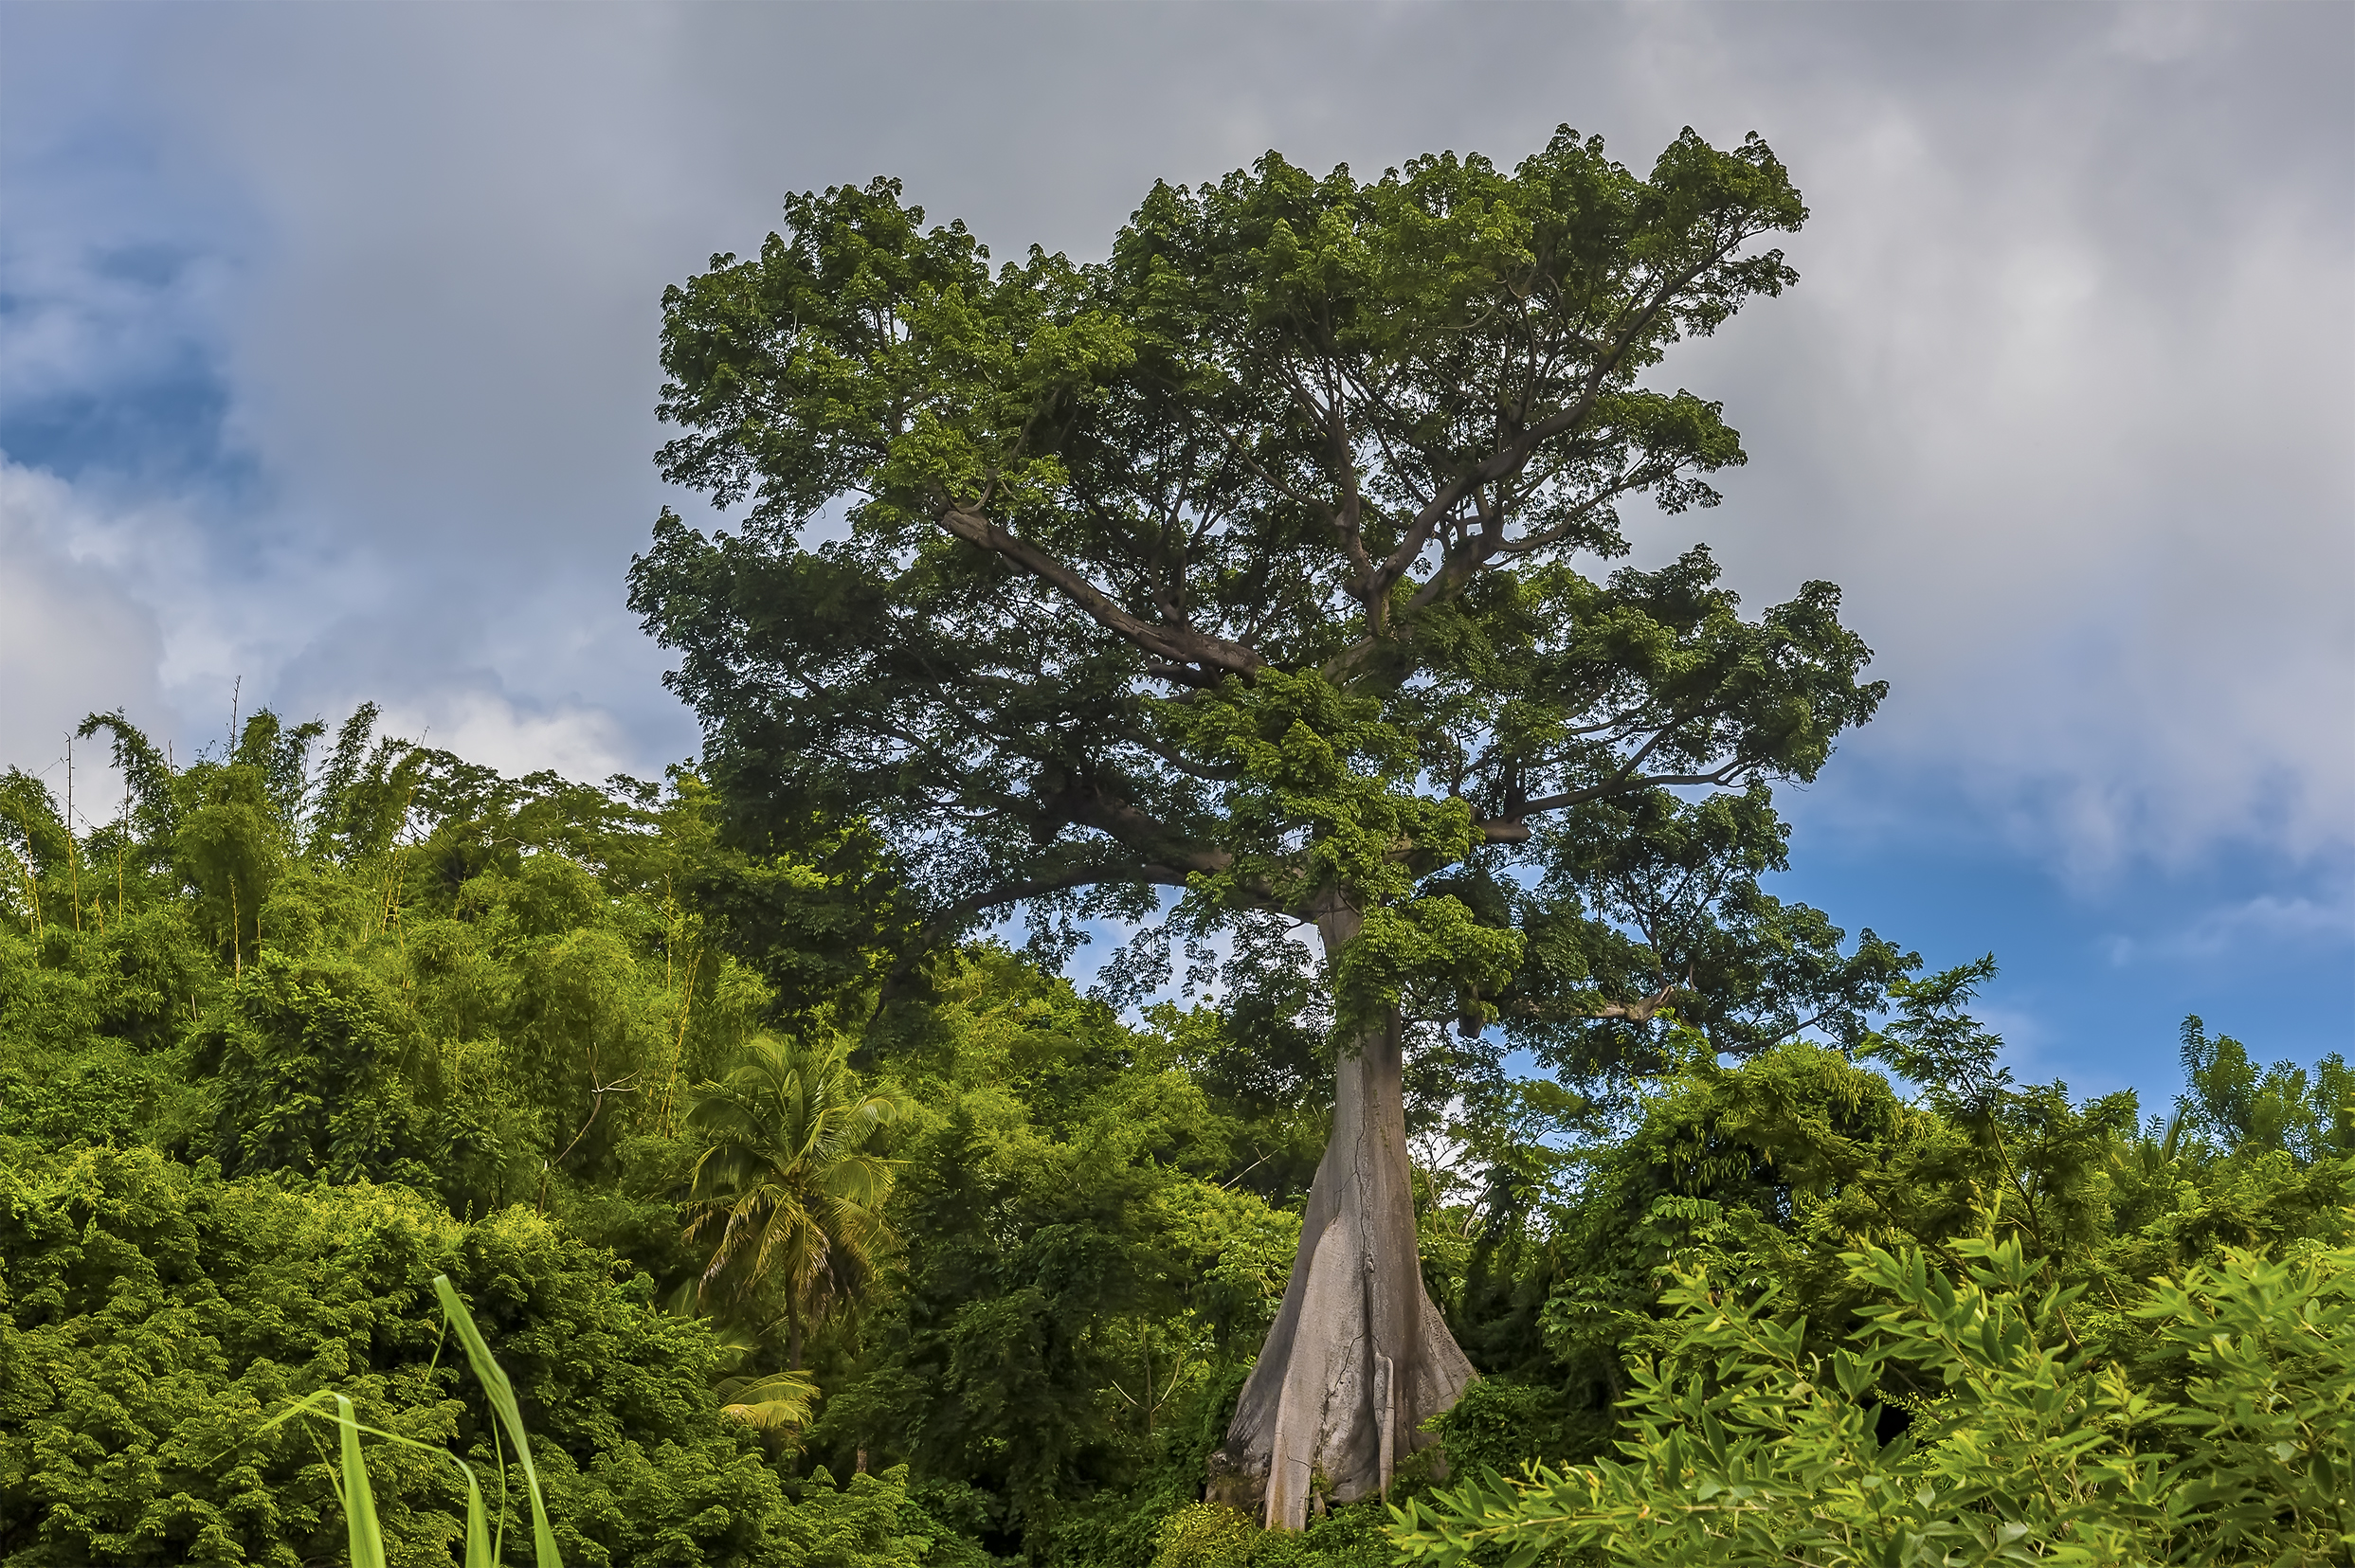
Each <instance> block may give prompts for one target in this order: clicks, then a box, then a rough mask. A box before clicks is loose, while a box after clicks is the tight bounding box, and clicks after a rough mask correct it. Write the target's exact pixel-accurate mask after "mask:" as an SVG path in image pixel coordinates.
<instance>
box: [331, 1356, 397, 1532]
mask: <svg viewBox="0 0 2355 1568" xmlns="http://www.w3.org/2000/svg"><path fill="white" fill-rule="evenodd" d="M335 1425H336V1426H337V1427H339V1428H341V1429H342V1431H343V1519H344V1524H345V1526H346V1530H347V1533H348V1534H349V1535H350V1537H351V1541H352V1568H385V1541H384V1534H383V1532H382V1531H381V1530H379V1529H378V1528H377V1525H376V1494H375V1493H374V1492H372V1491H371V1490H370V1489H369V1485H368V1466H367V1465H366V1464H364V1463H362V1461H361V1459H360V1423H359V1421H358V1420H357V1419H356V1418H355V1417H354V1416H353V1414H352V1401H351V1400H349V1399H347V1398H345V1397H343V1396H342V1395H340V1394H338V1395H336V1396H335Z"/></svg>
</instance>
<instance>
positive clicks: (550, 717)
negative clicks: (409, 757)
mask: <svg viewBox="0 0 2355 1568" xmlns="http://www.w3.org/2000/svg"><path fill="white" fill-rule="evenodd" d="M377 729H378V731H379V732H380V733H383V734H388V735H400V736H403V737H406V738H408V739H410V740H416V741H421V742H422V743H423V744H425V745H427V746H432V747H436V748H441V749H442V750H445V751H452V752H455V753H457V754H458V755H459V756H461V757H463V758H465V759H466V760H467V761H468V762H473V763H480V764H483V765H485V766H491V767H496V768H498V770H499V771H500V772H502V773H507V774H519V773H532V772H536V771H538V770H539V769H541V768H553V769H554V770H555V771H556V772H557V773H560V774H562V775H563V776H564V777H566V778H568V779H575V780H580V781H583V782H587V783H598V782H602V781H603V780H605V779H607V778H610V777H611V776H612V775H614V774H616V773H625V772H628V771H630V769H631V768H632V767H633V766H638V759H637V756H636V752H635V748H633V747H632V745H631V743H630V738H629V736H628V735H627V734H626V733H625V731H624V730H623V729H622V726H621V725H620V723H619V722H617V721H616V720H615V718H614V717H613V715H612V714H611V713H608V712H604V711H603V710H601V709H595V708H585V707H578V706H572V705H565V706H561V707H558V708H555V709H553V710H550V711H548V712H532V711H529V710H527V709H525V708H522V707H520V706H518V705H517V704H516V702H514V701H512V700H511V699H509V698H507V697H505V696H503V695H501V694H498V693H494V692H484V691H467V690H457V691H449V692H443V693H437V694H429V695H426V696H424V697H410V698H407V699H404V700H402V701H400V702H397V703H393V704H391V705H389V706H388V707H387V708H386V709H385V712H384V715H383V717H382V718H381V719H380V720H379V721H378V725H377Z"/></svg>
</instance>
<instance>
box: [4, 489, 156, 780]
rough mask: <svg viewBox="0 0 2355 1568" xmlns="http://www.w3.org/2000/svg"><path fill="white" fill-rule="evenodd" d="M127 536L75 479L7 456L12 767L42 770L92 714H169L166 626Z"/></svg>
mask: <svg viewBox="0 0 2355 1568" xmlns="http://www.w3.org/2000/svg"><path fill="white" fill-rule="evenodd" d="M116 532H117V524H116V520H114V519H110V518H108V517H106V516H104V515H103V514H100V513H99V512H97V511H96V510H95V509H94V508H92V507H91V506H89V505H88V504H87V503H86V502H85V501H84V500H83V499H82V497H81V496H77V495H76V494H75V493H74V490H73V487H72V486H70V485H68V484H66V483H65V482H64V481H63V480H62V479H59V478H56V477H55V476H54V475H50V474H45V473H42V472H40V471H38V470H34V469H28V468H23V467H20V466H18V465H17V464H15V463H12V462H9V461H7V460H5V459H0V766H20V767H23V768H25V769H27V771H28V772H36V773H38V772H42V771H43V770H44V769H45V768H47V767H48V766H50V764H51V763H52V761H53V760H55V759H59V758H62V757H63V754H64V751H65V744H66V743H65V737H66V735H67V733H68V732H69V731H70V730H72V729H73V728H74V727H75V726H76V725H78V724H80V723H81V722H82V718H83V716H84V715H86V714H88V713H91V712H102V711H104V710H107V709H111V708H114V707H115V706H116V705H118V704H127V705H129V706H130V707H132V708H134V709H142V708H144V709H148V710H150V711H153V710H154V709H156V708H160V707H161V706H162V701H161V693H160V690H159V687H158V683H157V680H156V670H157V668H158V665H159V663H160V660H161V656H162V650H163V643H164V633H163V629H162V627H161V625H160V624H159V623H158V621H157V618H156V616H155V614H154V611H153V610H152V609H150V608H149V607H148V605H146V604H143V603H142V602H141V601H140V600H139V599H138V597H137V596H136V594H134V593H133V592H131V591H130V590H129V588H128V587H127V586H126V585H125V584H124V582H123V580H122V577H121V575H120V572H119V570H118V558H117V557H118V544H117V538H116ZM58 793H59V794H60V795H61V796H62V795H63V777H62V775H61V777H60V779H59V780H58Z"/></svg>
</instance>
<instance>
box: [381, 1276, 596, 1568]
mask: <svg viewBox="0 0 2355 1568" xmlns="http://www.w3.org/2000/svg"><path fill="white" fill-rule="evenodd" d="M433 1289H434V1293H435V1294H437V1295H439V1296H440V1297H441V1298H442V1310H443V1311H444V1313H445V1314H447V1316H448V1318H449V1322H450V1326H451V1327H453V1328H455V1329H457V1330H458V1342H459V1343H461V1344H462V1345H464V1346H465V1347H466V1360H467V1361H468V1363H469V1364H471V1365H472V1366H473V1367H474V1375H475V1378H476V1379H477V1380H478V1381H480V1383H481V1384H482V1392H483V1394H484V1395H485V1396H487V1397H489V1399H490V1401H491V1409H492V1410H493V1411H494V1412H496V1413H497V1414H498V1419H499V1422H500V1424H501V1425H503V1426H504V1427H505V1428H506V1429H507V1435H508V1436H509V1437H511V1438H513V1439H514V1440H515V1445H516V1461H517V1462H518V1463H520V1464H521V1465H522V1467H523V1486H524V1490H525V1491H526V1492H527V1493H528V1494H529V1495H530V1497H531V1500H532V1551H533V1556H534V1558H535V1559H537V1562H538V1568H564V1558H563V1556H562V1555H561V1554H560V1553H558V1552H557V1550H556V1537H555V1532H554V1531H553V1530H551V1529H550V1528H549V1527H548V1505H547V1503H546V1502H545V1501H544V1500H543V1499H542V1498H541V1496H540V1489H539V1471H538V1470H537V1469H534V1466H533V1464H532V1441H531V1439H530V1438H529V1437H527V1436H525V1435H524V1431H523V1412H522V1410H521V1408H520V1407H518V1406H517V1405H516V1390H515V1385H514V1384H513V1383H510V1382H509V1381H508V1380H507V1374H506V1371H505V1369H503V1368H502V1367H500V1365H499V1364H498V1361H497V1360H496V1359H495V1358H493V1356H492V1355H491V1347H490V1346H489V1345H488V1344H485V1343H483V1340H482V1331H481V1330H480V1329H479V1328H477V1327H476V1326H475V1325H474V1315H473V1314H472V1313H470V1312H468V1311H467V1310H466V1304H465V1303H464V1302H462V1301H461V1300H459V1299H458V1288H457V1287H456V1286H454V1285H452V1284H451V1283H450V1276H449V1275H447V1274H436V1275H434V1276H433ZM353 1562H354V1568H358V1559H356V1558H355V1559H353Z"/></svg>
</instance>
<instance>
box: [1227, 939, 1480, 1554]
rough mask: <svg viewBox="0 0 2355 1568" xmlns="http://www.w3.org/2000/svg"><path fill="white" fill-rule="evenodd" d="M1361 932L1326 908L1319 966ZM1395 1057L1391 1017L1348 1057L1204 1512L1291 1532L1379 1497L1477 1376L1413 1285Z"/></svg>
mask: <svg viewBox="0 0 2355 1568" xmlns="http://www.w3.org/2000/svg"><path fill="white" fill-rule="evenodd" d="M1359 925H1360V920H1359V917H1358V914H1357V911H1355V910H1350V909H1348V908H1346V907H1336V908H1334V909H1331V910H1326V911H1321V912H1320V913H1319V914H1318V916H1317V921H1316V927H1317V932H1318V934H1319V935H1320V936H1321V937H1322V938H1323V939H1324V944H1325V951H1326V953H1327V955H1328V956H1329V957H1330V956H1334V955H1337V954H1338V953H1339V951H1340V949H1341V948H1342V946H1344V945H1345V944H1347V943H1348V942H1349V941H1350V939H1352V938H1353V937H1355V936H1356V935H1357V931H1358V927H1359ZM1403 1045H1404V1041H1403V1038H1402V1031H1401V1029H1400V1025H1399V1019H1398V1015H1397V1014H1396V1013H1395V1012H1393V1013H1392V1014H1391V1015H1390V1017H1389V1018H1388V1019H1387V1021H1386V1022H1385V1023H1384V1024H1382V1025H1380V1026H1378V1027H1376V1028H1374V1029H1373V1030H1371V1031H1369V1032H1368V1034H1367V1035H1366V1036H1364V1037H1362V1038H1361V1039H1360V1040H1359V1041H1358V1042H1357V1046H1356V1049H1355V1050H1354V1051H1347V1050H1345V1051H1344V1052H1343V1053H1342V1054H1341V1057H1340V1060H1339V1062H1338V1063H1337V1065H1336V1072H1335V1074H1334V1077H1335V1083H1334V1096H1333V1117H1332V1136H1331V1141H1330V1142H1329V1143H1328V1144H1326V1145H1325V1157H1324V1159H1323V1160H1322V1161H1321V1162H1318V1164H1317V1167H1316V1180H1315V1181H1314V1183H1313V1184H1312V1185H1311V1187H1310V1188H1309V1202H1308V1211H1307V1213H1306V1215H1305V1216H1304V1217H1303V1222H1302V1225H1301V1231H1300V1252H1299V1255H1298V1256H1297V1257H1296V1258H1295V1259H1294V1261H1293V1265H1292V1281H1291V1283H1290V1284H1289V1285H1288V1286H1286V1287H1285V1289H1284V1303H1283V1307H1282V1308H1281V1309H1280V1310H1279V1311H1278V1312H1277V1316H1276V1323H1275V1325H1274V1326H1273V1327H1271V1328H1270V1329H1269V1330H1268V1332H1267V1343H1265V1344H1263V1345H1262V1346H1261V1347H1260V1349H1259V1363H1258V1365H1256V1366H1255V1367H1253V1369H1252V1373H1251V1379H1250V1381H1248V1382H1246V1383H1245V1384H1244V1385H1243V1391H1242V1397H1241V1400H1240V1401H1239V1402H1238V1403H1237V1404H1236V1407H1235V1419H1234V1422H1233V1424H1232V1425H1230V1426H1229V1427H1228V1428H1227V1431H1226V1443H1225V1446H1224V1447H1223V1448H1221V1449H1220V1450H1219V1451H1217V1452H1215V1453H1213V1454H1212V1455H1211V1456H1210V1486H1209V1490H1208V1495H1209V1497H1210V1498H1211V1500H1212V1501H1214V1502H1220V1503H1224V1504H1226V1505H1229V1506H1231V1507H1236V1508H1240V1509H1241V1510H1243V1511H1244V1512H1246V1513H1256V1514H1258V1515H1259V1518H1260V1520H1261V1522H1262V1523H1265V1524H1266V1525H1267V1526H1268V1528H1270V1529H1279V1530H1297V1529H1300V1528H1301V1527H1302V1526H1303V1524H1304V1523H1305V1522H1306V1520H1307V1517H1308V1508H1309V1500H1310V1494H1311V1493H1312V1492H1321V1493H1324V1494H1325V1495H1327V1496H1329V1497H1330V1498H1331V1500H1332V1501H1334V1502H1337V1503H1354V1502H1356V1501H1357V1500H1359V1499H1360V1498H1366V1497H1372V1496H1375V1495H1377V1494H1381V1493H1386V1492H1387V1491H1388V1490H1389V1487H1390V1477H1391V1474H1392V1471H1393V1470H1394V1469H1395V1468H1396V1467H1397V1465H1398V1463H1399V1462H1400V1461H1402V1460H1404V1458H1405V1457H1406V1456H1407V1455H1408V1454H1409V1453H1412V1452H1413V1451H1415V1450H1417V1449H1419V1448H1422V1447H1425V1446H1426V1445H1428V1444H1429V1443H1431V1442H1432V1441H1433V1439H1432V1437H1431V1436H1430V1435H1429V1434H1428V1433H1423V1432H1422V1431H1420V1430H1418V1429H1420V1428H1421V1427H1422V1423H1423V1422H1424V1421H1426V1420H1428V1419H1430V1418H1431V1417H1432V1416H1434V1415H1438V1414H1439V1413H1440V1412H1441V1411H1443V1410H1445V1409H1447V1408H1448V1407H1449V1406H1451V1405H1453V1404H1454V1403H1455V1402H1456V1399H1457V1397H1458V1395H1460V1394H1462V1392H1463V1390H1464V1385H1465V1384H1467V1383H1469V1382H1470V1381H1471V1380H1472V1377H1473V1372H1472V1363H1471V1362H1470V1361H1466V1360H1465V1359H1464V1354H1463V1352H1462V1351H1461V1350H1459V1349H1458V1348H1457V1346H1456V1341H1455V1338H1454V1336H1452V1335H1450V1334H1449V1333H1448V1331H1447V1325H1446V1323H1445V1322H1444V1321H1443V1320H1442V1319H1441V1318H1440V1313H1439V1309H1438V1308H1437V1307H1433V1306H1432V1305H1431V1299H1430V1297H1429V1296H1428V1295H1426V1294H1425V1293H1424V1291H1423V1289H1422V1257H1421V1254H1420V1253H1419V1251H1418V1249H1417V1247H1416V1244H1415V1204H1414V1188H1413V1185H1412V1167H1411V1166H1410V1164H1409V1163H1408V1161H1407V1157H1406V1115H1405V1108H1404V1098H1403V1084H1402V1079H1401V1071H1402V1067H1403Z"/></svg>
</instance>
